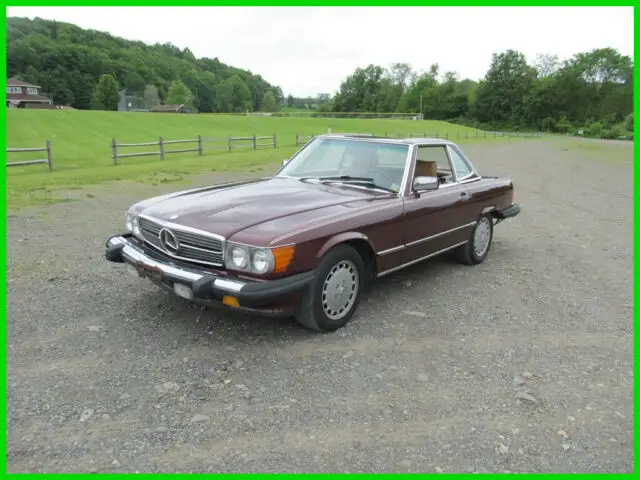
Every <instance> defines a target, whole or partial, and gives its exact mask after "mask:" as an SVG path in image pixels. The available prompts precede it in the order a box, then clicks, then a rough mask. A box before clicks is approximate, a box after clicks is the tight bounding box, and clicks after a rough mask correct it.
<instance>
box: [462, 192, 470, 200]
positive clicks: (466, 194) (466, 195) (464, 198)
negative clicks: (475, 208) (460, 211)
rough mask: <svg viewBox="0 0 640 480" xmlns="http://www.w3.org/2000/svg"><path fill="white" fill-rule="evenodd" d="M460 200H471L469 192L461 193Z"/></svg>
mask: <svg viewBox="0 0 640 480" xmlns="http://www.w3.org/2000/svg"><path fill="white" fill-rule="evenodd" d="M460 198H461V199H462V200H469V198H470V197H469V194H468V193H467V192H460Z"/></svg>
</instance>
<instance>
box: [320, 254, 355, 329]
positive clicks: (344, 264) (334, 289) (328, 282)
mask: <svg viewBox="0 0 640 480" xmlns="http://www.w3.org/2000/svg"><path fill="white" fill-rule="evenodd" d="M358 281H359V277H358V268H357V267H356V266H355V265H354V264H353V262H350V261H349V260H342V261H340V262H338V263H336V264H335V265H334V266H333V268H332V269H331V270H330V271H329V273H328V274H327V277H326V278H325V280H324V284H323V285H322V309H323V310H324V313H325V315H326V316H327V317H329V318H330V319H331V320H340V319H341V318H342V317H344V316H345V315H346V314H347V313H349V311H350V310H351V307H353V304H354V303H355V301H356V296H357V295H358V286H359V282H358Z"/></svg>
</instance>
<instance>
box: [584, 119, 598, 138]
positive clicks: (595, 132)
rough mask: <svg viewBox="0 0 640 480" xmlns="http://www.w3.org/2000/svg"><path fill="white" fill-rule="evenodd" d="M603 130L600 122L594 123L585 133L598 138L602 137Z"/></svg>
mask: <svg viewBox="0 0 640 480" xmlns="http://www.w3.org/2000/svg"><path fill="white" fill-rule="evenodd" d="M602 130H603V128H602V124H601V123H600V122H593V123H592V124H590V125H588V126H587V128H585V129H584V133H586V134H587V136H589V137H596V138H597V137H599V136H600V135H602Z"/></svg>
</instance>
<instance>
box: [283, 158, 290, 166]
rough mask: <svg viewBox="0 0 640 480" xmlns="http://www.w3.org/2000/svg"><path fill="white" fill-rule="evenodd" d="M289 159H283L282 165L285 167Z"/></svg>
mask: <svg viewBox="0 0 640 480" xmlns="http://www.w3.org/2000/svg"><path fill="white" fill-rule="evenodd" d="M288 161H289V159H288V158H285V159H284V160H282V166H283V167H284V166H285V165H286V164H287V162H288Z"/></svg>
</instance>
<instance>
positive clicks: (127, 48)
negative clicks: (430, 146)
mask: <svg viewBox="0 0 640 480" xmlns="http://www.w3.org/2000/svg"><path fill="white" fill-rule="evenodd" d="M7 74H8V75H9V76H15V77H18V78H22V79H23V80H25V81H27V82H31V83H35V84H38V85H41V86H42V87H43V90H44V91H46V92H48V93H49V94H51V95H52V96H53V98H54V101H55V102H56V103H58V104H64V105H71V106H73V107H75V108H79V109H90V108H95V109H106V110H115V109H117V105H118V101H119V99H120V94H119V92H120V90H121V89H126V91H127V92H135V93H136V94H137V95H138V98H141V99H142V103H143V104H144V105H145V106H147V108H148V107H150V106H153V105H157V104H159V103H165V104H176V103H177V104H185V105H186V106H187V107H188V108H192V109H193V110H196V111H200V112H244V111H247V110H249V111H265V112H273V111H276V110H278V109H280V108H288V109H293V110H297V109H305V110H316V111H320V112H329V111H332V112H369V113H391V112H398V113H412V114H422V115H423V116H424V118H425V119H434V120H446V121H452V122H458V123H463V124H467V125H473V126H477V127H490V128H493V129H498V128H499V129H505V130H506V129H526V130H529V129H536V130H543V131H553V132H559V133H565V132H572V133H575V132H576V131H578V130H583V131H584V134H586V135H589V136H596V137H605V138H616V137H618V136H622V135H627V136H630V135H632V134H631V133H630V132H632V131H633V59H632V58H631V57H629V56H625V55H621V54H620V53H619V52H618V51H617V50H615V49H612V48H600V49H595V50H591V51H588V52H583V53H577V54H575V55H573V56H572V57H571V58H568V59H564V60H561V59H559V58H558V57H557V56H555V55H538V57H537V58H536V60H535V62H534V63H533V64H529V63H528V62H527V59H526V58H525V56H524V55H523V54H522V53H520V52H517V51H514V50H507V51H505V52H501V53H496V54H494V55H493V57H492V61H491V64H490V66H489V69H488V70H487V72H486V74H485V76H484V78H482V79H481V80H480V81H475V80H471V79H460V78H459V75H458V74H457V73H456V72H441V71H440V68H439V66H438V65H437V64H434V65H431V67H430V68H429V69H427V70H426V71H415V70H414V69H413V67H412V66H411V65H409V64H407V63H394V64H392V65H390V66H389V67H388V68H385V67H382V66H379V65H368V66H366V67H359V68H357V69H356V70H355V71H354V72H353V73H352V74H351V75H349V76H348V77H347V78H346V79H345V80H344V81H343V82H342V83H341V85H340V88H339V90H338V91H337V92H336V93H335V94H334V95H330V94H327V93H321V94H318V95H317V96H315V97H307V98H296V97H293V96H292V95H288V96H287V97H286V98H285V97H284V96H283V93H282V89H281V88H280V87H278V86H274V85H272V84H270V83H269V82H267V81H266V80H264V79H263V78H262V77H261V76H260V75H258V74H253V73H251V72H250V71H246V70H241V69H238V68H235V67H232V66H229V65H225V64H224V63H222V62H220V61H219V60H218V59H217V58H213V59H210V58H195V56H194V55H193V54H192V53H191V51H190V50H189V49H188V48H185V49H183V50H181V49H179V48H178V47H176V46H174V45H171V44H162V45H160V44H155V45H147V44H144V43H142V42H137V41H130V40H125V39H122V38H118V37H113V36H112V35H110V34H108V33H104V32H98V31H94V30H84V29H81V28H79V27H77V26H75V25H71V24H68V23H61V22H56V21H49V20H43V19H39V18H36V19H34V20H30V19H26V18H15V17H10V18H8V19H7Z"/></svg>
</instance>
